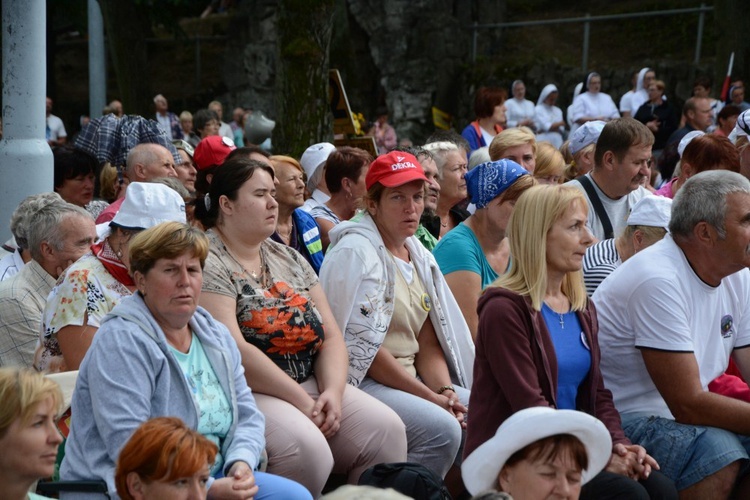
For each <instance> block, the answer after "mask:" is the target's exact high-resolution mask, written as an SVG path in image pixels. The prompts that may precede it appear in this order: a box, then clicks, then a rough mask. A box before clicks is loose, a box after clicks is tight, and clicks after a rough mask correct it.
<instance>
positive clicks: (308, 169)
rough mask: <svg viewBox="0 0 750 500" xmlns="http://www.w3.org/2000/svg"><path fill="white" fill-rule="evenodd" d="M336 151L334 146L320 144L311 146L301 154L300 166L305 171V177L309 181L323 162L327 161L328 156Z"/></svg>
mask: <svg viewBox="0 0 750 500" xmlns="http://www.w3.org/2000/svg"><path fill="white" fill-rule="evenodd" d="M335 150H336V146H334V145H333V144H331V143H330V142H320V143H318V144H313V145H312V146H310V147H309V148H307V149H306V150H305V152H304V153H302V157H301V158H300V159H299V163H300V165H302V168H303V169H304V170H305V175H306V176H307V178H308V179H311V178H312V176H313V174H314V173H315V171H316V170H318V168H320V166H321V165H322V164H324V163H325V161H326V160H327V159H328V155H330V154H331V153H333V152H334V151H335Z"/></svg>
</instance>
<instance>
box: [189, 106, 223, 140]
mask: <svg viewBox="0 0 750 500" xmlns="http://www.w3.org/2000/svg"><path fill="white" fill-rule="evenodd" d="M193 126H194V127H195V132H196V133H197V134H198V136H197V137H198V140H199V141H200V140H202V139H205V138H206V137H209V136H212V135H219V127H220V126H221V120H219V115H217V114H216V111H213V110H210V109H199V110H198V111H196V113H195V114H194V115H193ZM188 142H189V143H190V145H191V146H193V147H197V146H198V143H197V142H194V139H193V142H191V140H190V139H188Z"/></svg>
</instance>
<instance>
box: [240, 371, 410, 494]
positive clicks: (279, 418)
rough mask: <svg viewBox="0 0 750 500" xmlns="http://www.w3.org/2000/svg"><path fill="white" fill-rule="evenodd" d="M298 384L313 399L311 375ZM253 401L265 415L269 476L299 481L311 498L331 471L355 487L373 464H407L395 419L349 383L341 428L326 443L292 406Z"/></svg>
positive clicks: (314, 389) (270, 400) (401, 431)
mask: <svg viewBox="0 0 750 500" xmlns="http://www.w3.org/2000/svg"><path fill="white" fill-rule="evenodd" d="M301 385H302V387H303V388H304V389H305V390H306V391H307V393H308V394H309V395H310V396H311V397H312V398H313V399H317V397H318V395H319V394H320V393H319V391H318V385H317V381H316V380H315V377H310V378H309V379H308V380H306V381H305V382H303V383H302V384H301ZM255 401H256V403H257V405H258V408H260V410H261V411H262V412H263V415H265V417H266V451H267V452H268V469H267V472H270V473H272V474H278V475H280V476H283V477H286V478H289V479H293V480H294V481H297V482H299V483H301V484H302V485H303V486H305V487H306V488H307V489H308V490H310V493H312V495H313V497H315V498H317V497H319V496H320V494H321V492H322V491H323V486H324V485H325V483H326V481H327V480H328V476H329V475H330V474H331V471H333V472H335V473H337V474H346V475H347V479H348V482H349V483H350V484H357V480H358V479H359V476H360V475H361V474H362V472H364V471H365V470H366V469H368V468H370V467H372V466H373V465H375V464H379V463H383V462H404V461H406V430H405V427H404V423H403V422H402V421H401V419H400V418H399V416H398V415H396V413H395V412H394V411H393V410H391V409H390V408H388V407H387V406H386V405H385V404H383V403H381V402H380V401H378V400H377V399H375V398H373V397H372V396H369V395H367V394H365V393H364V392H362V391H360V390H359V389H357V388H355V387H352V386H350V385H347V386H346V389H345V390H344V397H343V399H342V403H341V428H340V429H339V431H338V432H337V433H336V435H334V436H333V437H332V438H331V439H328V440H326V438H325V437H324V436H323V434H322V433H321V432H320V430H319V429H318V428H317V427H316V426H315V424H313V422H312V421H311V420H310V419H309V418H307V417H306V416H305V415H304V414H303V413H302V412H301V411H299V410H298V409H297V408H296V407H294V406H293V405H291V404H290V403H287V402H286V401H283V400H281V399H278V398H275V397H273V396H268V395H265V394H257V393H256V394H255Z"/></svg>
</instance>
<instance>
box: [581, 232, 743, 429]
mask: <svg viewBox="0 0 750 500" xmlns="http://www.w3.org/2000/svg"><path fill="white" fill-rule="evenodd" d="M593 301H594V303H595V304H596V308H597V315H598V318H599V346H600V348H601V356H602V357H601V370H602V375H603V376H604V382H605V385H606V386H607V388H608V389H609V390H611V391H612V395H613V397H614V401H615V406H616V407H617V410H618V411H619V412H620V413H623V414H625V413H632V412H648V413H650V414H652V415H656V416H660V417H665V418H674V417H673V415H672V413H671V412H670V410H669V408H668V407H667V404H666V403H665V402H664V399H663V398H662V397H661V394H659V391H658V390H657V389H656V386H655V385H654V383H653V382H652V380H651V377H650V376H649V374H648V371H647V370H646V365H645V363H644V362H643V357H642V356H641V352H640V348H650V349H659V350H663V351H675V352H691V353H693V354H694V355H695V359H696V361H697V363H698V368H699V372H700V381H701V385H702V386H703V388H704V389H706V388H707V387H708V384H709V383H710V382H711V381H712V380H714V379H715V378H716V377H718V376H719V375H721V374H722V373H724V371H725V370H726V369H727V366H728V364H729V356H730V354H731V352H732V350H733V349H734V348H736V347H745V346H748V345H750V271H748V270H747V269H743V270H742V271H740V272H737V273H735V274H732V275H730V276H727V277H726V278H724V279H723V280H722V282H721V284H720V285H719V286H717V287H713V286H710V285H708V284H706V283H705V282H703V281H702V280H701V279H700V278H699V277H698V276H697V275H696V274H695V272H694V271H693V269H692V267H691V266H690V263H689V262H688V261H687V259H686V258H685V255H684V253H683V252H682V250H681V249H680V248H679V247H678V246H677V244H675V242H674V240H673V239H672V238H671V237H670V236H669V235H667V236H666V237H665V238H664V240H662V241H660V242H658V243H656V244H655V245H653V246H651V247H649V248H647V249H645V250H643V251H642V252H639V253H637V254H636V255H634V256H633V257H632V258H630V259H628V260H627V261H626V262H625V263H624V264H622V265H621V266H620V267H618V268H617V269H616V270H615V271H614V272H613V273H612V274H611V275H610V276H609V277H608V278H607V279H606V280H604V281H603V282H602V284H601V285H599V288H598V289H597V290H596V292H595V293H594V295H593Z"/></svg>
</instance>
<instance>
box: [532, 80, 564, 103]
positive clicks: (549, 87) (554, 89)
mask: <svg viewBox="0 0 750 500" xmlns="http://www.w3.org/2000/svg"><path fill="white" fill-rule="evenodd" d="M552 92H558V90H557V87H556V86H555V84H554V83H550V84H548V85H546V86H545V87H544V88H543V89H542V93H541V94H539V99H537V101H536V105H537V106H539V105H540V104H544V101H545V100H546V99H547V98H548V97H549V95H550V94H551V93H552ZM558 93H559V92H558Z"/></svg>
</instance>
